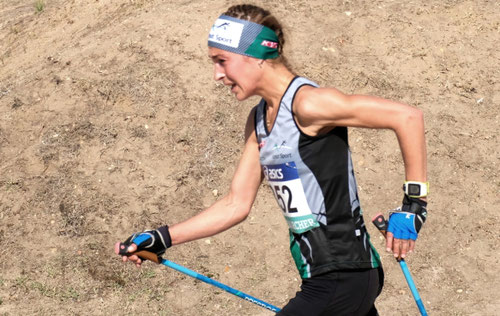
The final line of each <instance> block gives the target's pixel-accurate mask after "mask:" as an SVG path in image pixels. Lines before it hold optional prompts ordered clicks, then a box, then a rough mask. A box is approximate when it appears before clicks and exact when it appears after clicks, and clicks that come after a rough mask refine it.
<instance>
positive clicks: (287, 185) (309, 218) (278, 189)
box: [263, 161, 319, 234]
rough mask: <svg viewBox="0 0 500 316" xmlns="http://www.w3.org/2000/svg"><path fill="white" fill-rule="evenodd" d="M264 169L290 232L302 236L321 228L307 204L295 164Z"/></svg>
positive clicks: (269, 166)
mask: <svg viewBox="0 0 500 316" xmlns="http://www.w3.org/2000/svg"><path fill="white" fill-rule="evenodd" d="M263 169H264V175H265V177H266V179H267V181H268V182H269V185H270V186H271V189H272V190H273V193H274V197H275V198H276V201H277V202H278V205H279V206H280V208H281V210H282V211H283V215H284V216H285V219H286V221H287V223H288V227H289V228H290V230H291V231H292V232H294V233H297V234H301V233H304V232H306V231H308V230H311V229H313V228H315V227H319V224H318V222H317V221H316V218H315V217H314V215H313V214H312V212H311V209H310V208H309V204H308V203H307V199H306V195H305V193H304V187H303V186H302V182H301V181H300V178H299V174H298V172H297V167H296V165H295V162H293V161H292V162H288V163H284V164H279V165H266V166H264V167H263Z"/></svg>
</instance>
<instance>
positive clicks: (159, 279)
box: [0, 0, 500, 316]
mask: <svg viewBox="0 0 500 316" xmlns="http://www.w3.org/2000/svg"><path fill="white" fill-rule="evenodd" d="M233 3H234V2H232V1H180V0H171V1H154V0H152V1H146V0H136V1H134V0H128V1H119V0H96V1H83V0H68V1H62V0H47V1H45V3H44V6H43V8H39V9H38V10H37V9H36V8H35V5H34V1H23V0H6V1H3V2H2V6H1V7H0V314H1V315H24V314H38V315H88V314H93V315H115V314H119V313H134V314H136V313H147V314H153V315H271V313H269V312H267V311H264V310H262V309H261V308H259V307H256V306H255V305H252V304H250V303H247V302H244V301H242V300H241V299H238V298H236V297H234V296H232V295H230V294H226V293H225V292H223V291H220V290H216V289H214V288H213V287H210V286H208V285H205V284H202V283H199V282H197V281H194V280H193V279H191V278H189V277H186V276H183V275H181V274H179V273H177V272H174V271H171V270H168V269H167V268H164V267H160V266H156V265H153V264H147V265H146V266H145V267H144V268H143V269H141V270H137V269H135V268H134V267H132V266H131V265H124V264H122V263H121V262H120V261H119V258H117V257H116V256H114V255H113V253H112V245H113V243H114V242H115V241H116V240H120V239H123V238H125V237H127V235H128V234H130V233H131V232H133V231H135V230H143V229H146V228H151V227H156V226H158V225H160V224H163V223H174V222H177V221H180V220H182V219H185V218H188V217H190V216H191V215H193V214H196V213H197V212H199V211H200V210H202V209H203V208H204V207H206V206H208V205H210V204H211V203H212V202H214V201H215V200H216V199H217V198H219V197H220V196H221V195H223V194H224V193H225V192H227V189H228V184H229V181H230V179H231V175H232V173H233V171H234V169H235V167H234V166H235V163H236V162H237V160H238V157H239V154H240V149H241V146H242V141H243V124H244V122H245V120H246V116H247V114H248V111H249V110H250V108H251V107H252V106H253V105H254V104H255V103H256V102H257V101H258V100H257V99H251V100H248V101H245V102H242V103H238V102H237V101H236V100H235V99H234V98H233V97H232V96H231V95H230V93H229V91H228V90H227V88H226V87H223V86H222V85H220V84H217V83H215V82H214V81H213V80H212V68H211V64H210V61H209V60H208V58H207V53H206V40H207V34H208V31H209V28H210V27H211V23H212V22H213V21H214V19H215V18H216V17H217V16H218V15H219V14H220V13H221V12H223V11H224V9H225V8H227V7H228V6H229V5H230V4H233ZM253 3H256V4H261V5H264V6H267V7H268V8H270V9H271V10H272V11H273V12H274V13H275V15H276V16H277V17H278V18H280V19H281V20H282V21H283V23H284V24H285V26H286V31H287V32H288V42H287V44H288V45H289V46H288V47H287V48H286V54H287V56H288V58H289V59H290V61H291V62H292V64H293V65H294V70H295V71H296V72H297V73H299V74H301V75H304V76H307V77H309V78H311V79H313V80H315V81H317V82H318V83H320V84H321V85H326V86H334V87H337V88H338V89H340V90H342V91H344V92H347V93H359V94H374V95H379V96H382V97H386V98H390V99H394V100H399V101H402V102H406V103H409V104H412V105H414V106H417V107H419V108H421V109H423V110H424V112H425V115H426V129H427V142H428V155H429V178H430V182H431V194H432V195H431V198H430V204H429V210H430V216H429V219H428V223H426V225H425V227H424V229H423V232H422V234H421V237H420V238H419V241H418V246H417V252H416V253H415V254H414V255H412V256H411V257H410V258H409V260H408V264H409V266H410V269H411V271H412V273H413V275H414V278H415V281H416V283H417V286H418V288H419V290H420V294H421V296H422V298H423V301H424V304H425V305H426V307H427V309H428V311H429V314H431V315H446V316H448V315H496V314H497V313H498V312H497V311H498V310H499V309H500V298H499V295H498V291H499V290H500V286H499V285H498V284H500V277H499V276H498V264H499V260H500V255H499V253H500V252H499V241H500V236H499V234H498V231H497V227H496V225H497V224H498V222H499V215H498V208H499V206H500V203H499V202H500V198H499V196H500V195H499V189H500V182H499V162H500V160H499V159H500V154H499V148H500V144H499V139H498V130H499V128H498V127H499V126H500V125H499V112H500V93H499V91H500V70H499V69H500V67H499V66H498V65H499V63H500V53H499V52H498V43H499V42H500V22H499V21H500V19H499V16H500V4H499V3H498V1H487V0H479V1H459V0H456V1H453V0H447V1H441V0H440V1H437V0H431V1H422V0H419V1H411V2H408V1H403V0H392V1H389V0H387V1H371V2H366V1H340V0H339V1H325V0H311V1H298V0H283V1H255V2H253ZM350 143H351V148H352V152H353V159H354V161H355V167H356V172H357V180H358V184H359V186H360V195H361V201H362V206H363V209H364V213H365V219H366V220H367V221H369V219H370V218H371V217H372V216H373V215H374V214H375V213H377V212H378V211H385V210H388V209H391V208H393V207H395V206H397V204H398V203H400V200H401V190H400V187H401V183H402V181H403V180H404V176H403V168H402V162H401V157H400V152H399V150H398V146H397V141H396V139H395V137H394V135H393V133H391V132H389V131H373V130H362V129H351V130H350ZM369 230H370V232H371V234H372V236H373V237H372V239H373V241H374V244H375V245H376V247H377V248H378V249H379V250H380V252H381V255H382V258H383V262H384V267H385V271H386V287H385V290H384V292H383V294H382V295H381V297H380V299H379V300H378V305H377V306H378V307H379V310H380V312H381V314H382V315H417V314H418V311H417V309H416V306H415V304H414V302H413V299H412V297H411V294H410V292H409V290H408V287H407V286H406V283H405V281H404V279H403V276H402V274H401V272H400V270H399V267H398V266H397V264H396V263H395V262H394V260H392V258H391V256H390V255H388V254H386V253H385V252H384V251H383V241H382V240H381V239H380V238H379V236H378V233H377V232H376V231H375V230H374V229H373V228H372V227H371V226H370V227H369ZM168 256H169V258H170V259H171V260H173V261H175V262H178V263H180V264H183V265H186V266H187V267H189V268H191V269H194V270H196V271H198V272H200V273H204V274H206V275H209V276H211V277H214V278H216V279H217V280H219V281H221V282H224V283H226V284H229V285H231V286H233V287H235V288H237V289H240V290H242V291H244V292H247V293H249V294H252V295H254V296H256V297H259V298H262V299H264V300H266V301H268V302H270V303H272V304H274V305H277V306H283V305H284V304H285V303H286V302H287V301H288V299H289V298H291V297H293V296H294V294H295V291H297V289H298V285H299V280H298V274H297V272H296V270H295V268H294V265H293V263H292V261H291V256H290V255H289V253H288V237H287V228H286V224H285V223H284V221H283V219H282V218H281V214H280V212H279V210H278V208H277V206H276V203H275V201H274V200H273V198H272V196H271V194H270V192H269V191H268V189H267V188H266V187H265V186H263V187H262V189H261V191H260V193H259V198H258V201H257V202H256V204H255V207H254V210H253V211H252V213H251V215H250V217H249V218H248V220H247V221H246V222H244V223H243V224H241V225H239V226H237V227H235V228H233V229H232V230H229V231H227V232H225V233H223V234H221V235H218V236H215V237H213V238H210V239H206V240H200V241H196V242H193V243H190V244H186V245H182V246H179V247H175V248H173V249H171V250H170V251H169V252H168Z"/></svg>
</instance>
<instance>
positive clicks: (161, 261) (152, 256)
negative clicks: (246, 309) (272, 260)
mask: <svg viewBox="0 0 500 316" xmlns="http://www.w3.org/2000/svg"><path fill="white" fill-rule="evenodd" d="M134 254H135V255H137V256H139V257H140V258H142V259H147V260H151V261H153V262H156V263H158V264H163V265H165V266H167V267H169V268H172V269H174V270H177V271H179V272H181V273H184V274H187V275H189V276H190V277H193V278H195V279H198V280H200V281H203V282H205V283H208V284H210V285H213V286H216V287H218V288H220V289H223V290H224V291H226V292H229V293H231V294H234V295H236V296H238V297H239V298H242V299H244V300H246V301H249V302H251V303H254V304H256V305H259V306H260V307H263V308H266V309H268V310H270V311H273V312H279V311H280V309H279V308H278V307H276V306H273V305H271V304H269V303H266V302H264V301H262V300H259V299H258V298H255V297H253V296H251V295H248V294H245V293H243V292H241V291H238V290H236V289H233V288H232V287H229V286H227V285H225V284H223V283H220V282H218V281H215V280H214V279H211V278H209V277H207V276H204V275H202V274H199V273H198V272H195V271H193V270H190V269H188V268H186V267H183V266H181V265H179V264H177V263H175V262H172V261H170V260H167V259H162V258H160V257H159V256H157V255H156V254H154V253H152V252H149V251H144V250H143V251H138V252H135V253H134Z"/></svg>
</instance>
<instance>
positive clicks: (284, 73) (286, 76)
mask: <svg viewBox="0 0 500 316" xmlns="http://www.w3.org/2000/svg"><path fill="white" fill-rule="evenodd" d="M263 67H267V69H265V70H266V71H265V72H264V76H263V77H262V79H261V82H260V85H259V86H260V89H259V91H258V95H260V96H261V97H262V98H263V99H264V100H265V101H266V103H267V106H268V107H270V108H277V107H278V106H279V103H280V101H281V98H282V97H283V94H285V91H286V89H287V88H288V86H289V85H290V82H291V81H292V80H293V78H294V77H295V75H294V74H293V73H292V72H291V71H290V70H288V68H286V66H285V65H283V64H271V63H270V62H265V63H263Z"/></svg>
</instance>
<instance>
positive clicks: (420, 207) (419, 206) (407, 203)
mask: <svg viewBox="0 0 500 316" xmlns="http://www.w3.org/2000/svg"><path fill="white" fill-rule="evenodd" d="M401 211H402V212H407V213H412V214H415V230H416V231H417V233H418V232H419V231H420V229H421V228H422V226H423V225H424V223H425V220H426V219H427V202H426V201H424V200H421V199H418V198H412V197H409V196H408V195H406V194H405V196H404V198H403V205H402V206H401Z"/></svg>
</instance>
